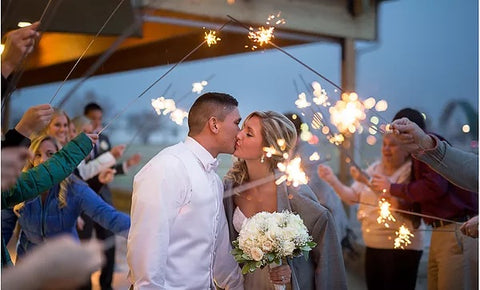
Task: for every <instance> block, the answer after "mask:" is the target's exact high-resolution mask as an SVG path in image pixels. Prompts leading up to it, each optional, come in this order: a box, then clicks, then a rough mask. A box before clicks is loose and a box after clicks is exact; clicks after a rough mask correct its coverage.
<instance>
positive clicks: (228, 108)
mask: <svg viewBox="0 0 480 290" xmlns="http://www.w3.org/2000/svg"><path fill="white" fill-rule="evenodd" d="M236 107H238V101H237V100H236V99H235V98H234V97H232V96H230V95H229V94H224V93H212V92H210V93H205V94H203V95H201V96H200V97H198V99H196V100H195V102H194V103H193V105H192V107H191V108H190V111H189V112H188V129H189V132H188V135H189V136H195V135H197V134H199V133H200V132H201V131H202V130H203V128H204V127H205V124H206V123H207V122H208V120H209V119H210V118H211V117H216V118H217V119H218V120H220V121H223V120H225V117H226V116H227V115H228V114H229V113H230V112H232V111H233V110H234V109H235V108H236Z"/></svg>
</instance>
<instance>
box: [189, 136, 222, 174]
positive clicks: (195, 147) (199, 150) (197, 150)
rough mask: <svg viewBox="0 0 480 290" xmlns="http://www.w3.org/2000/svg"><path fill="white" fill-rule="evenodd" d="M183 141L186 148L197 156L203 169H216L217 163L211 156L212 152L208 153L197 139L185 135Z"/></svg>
mask: <svg viewBox="0 0 480 290" xmlns="http://www.w3.org/2000/svg"><path fill="white" fill-rule="evenodd" d="M184 143H185V145H186V146H187V148H188V149H189V150H190V151H192V153H193V154H194V155H195V156H196V157H197V158H198V160H199V161H200V163H201V164H202V165H203V168H205V170H207V171H210V170H215V169H216V167H217V165H218V160H217V158H213V156H212V154H210V152H208V151H207V149H205V147H203V146H202V145H201V144H200V143H198V142H197V140H195V139H193V138H192V137H190V136H187V138H185V142H184Z"/></svg>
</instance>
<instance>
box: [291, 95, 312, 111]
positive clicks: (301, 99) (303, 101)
mask: <svg viewBox="0 0 480 290" xmlns="http://www.w3.org/2000/svg"><path fill="white" fill-rule="evenodd" d="M295 105H296V106H297V108H299V109H303V108H306V107H310V105H312V103H310V102H308V101H307V95H305V93H300V94H299V95H298V99H297V100H296V101H295Z"/></svg>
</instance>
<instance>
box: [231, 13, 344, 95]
mask: <svg viewBox="0 0 480 290" xmlns="http://www.w3.org/2000/svg"><path fill="white" fill-rule="evenodd" d="M227 17H228V18H230V19H232V20H233V21H234V22H236V23H238V24H239V25H241V26H243V27H244V28H245V29H247V30H248V31H250V29H249V28H248V27H247V26H246V25H245V24H243V23H242V22H240V21H239V20H237V19H235V18H233V17H232V16H230V15H227ZM267 42H268V43H270V44H271V45H272V46H273V47H274V48H276V49H278V50H279V51H280V52H282V53H284V54H285V55H287V56H289V57H290V58H292V59H293V60H295V61H296V62H298V63H299V64H301V65H303V66H304V67H305V68H307V69H308V70H310V71H311V72H313V73H314V74H316V75H317V76H319V77H321V78H322V79H324V80H325V81H327V82H328V83H330V84H331V85H332V86H334V87H336V88H337V89H339V90H340V91H341V92H343V91H344V90H343V89H342V88H341V87H340V86H338V85H337V84H335V83H334V82H333V81H331V80H329V79H328V78H327V77H325V76H324V75H322V74H321V73H319V72H317V71H316V70H314V69H313V68H312V67H310V66H309V65H307V64H306V63H304V62H303V61H301V60H299V59H298V58H296V57H295V56H293V55H292V54H290V53H289V52H287V51H285V50H284V49H282V48H281V47H279V46H278V45H276V44H275V43H273V42H272V41H271V40H267Z"/></svg>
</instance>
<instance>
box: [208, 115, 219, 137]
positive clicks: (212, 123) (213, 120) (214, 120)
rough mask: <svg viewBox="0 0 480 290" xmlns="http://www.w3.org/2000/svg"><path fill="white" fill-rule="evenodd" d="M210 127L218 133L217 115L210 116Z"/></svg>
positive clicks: (213, 131)
mask: <svg viewBox="0 0 480 290" xmlns="http://www.w3.org/2000/svg"><path fill="white" fill-rule="evenodd" d="M208 128H209V129H210V131H211V132H212V133H215V134H217V133H218V120H217V118H216V117H210V119H208Z"/></svg>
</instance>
